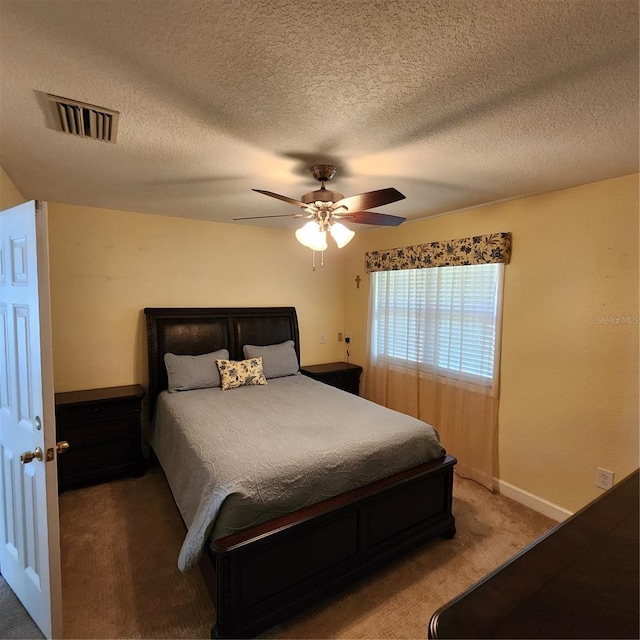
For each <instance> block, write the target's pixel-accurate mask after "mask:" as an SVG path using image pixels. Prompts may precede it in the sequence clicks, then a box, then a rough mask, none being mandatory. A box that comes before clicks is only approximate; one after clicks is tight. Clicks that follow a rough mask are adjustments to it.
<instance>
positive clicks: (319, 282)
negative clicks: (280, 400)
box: [49, 203, 344, 391]
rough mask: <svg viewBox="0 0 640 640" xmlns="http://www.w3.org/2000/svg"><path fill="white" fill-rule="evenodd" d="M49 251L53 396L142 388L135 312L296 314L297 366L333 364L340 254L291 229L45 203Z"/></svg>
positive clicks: (139, 324)
mask: <svg viewBox="0 0 640 640" xmlns="http://www.w3.org/2000/svg"><path fill="white" fill-rule="evenodd" d="M49 247H50V269H51V299H52V324H53V356H54V376H55V388H56V391H68V390H74V389H87V388H93V387H102V386H112V385H121V384H131V383H136V382H137V383H140V384H142V385H144V386H146V379H147V365H146V334H145V326H144V314H143V311H142V310H143V308H144V307H172V306H181V307H188V306H194V307H206V306H211V307H226V306H229V307H233V306H295V307H296V309H297V312H298V321H299V324H300V333H301V336H300V342H301V361H302V363H303V364H310V363H313V362H330V361H332V360H335V359H339V358H340V356H341V349H340V345H339V344H338V342H337V333H338V331H342V322H343V298H344V294H343V291H342V287H343V279H342V277H341V274H342V259H343V258H342V256H341V255H340V254H339V253H338V251H337V250H335V251H331V250H330V251H328V252H327V253H326V254H325V263H326V266H325V269H324V270H322V271H320V270H318V271H316V272H315V273H314V272H312V271H311V252H310V251H309V250H308V249H305V248H304V247H302V246H301V245H300V244H298V243H297V242H296V241H295V239H294V238H293V233H292V232H291V231H284V230H273V229H259V228H256V227H243V226H239V225H231V224H219V223H214V222H205V221H200V220H187V219H179V218H170V217H165V216H155V215H147V214H140V213H131V212H122V211H109V210H103V209H91V208H87V207H78V206H71V205H61V204H55V203H49ZM321 332H324V333H326V336H327V342H326V344H320V333H321ZM333 336H335V339H330V337H333Z"/></svg>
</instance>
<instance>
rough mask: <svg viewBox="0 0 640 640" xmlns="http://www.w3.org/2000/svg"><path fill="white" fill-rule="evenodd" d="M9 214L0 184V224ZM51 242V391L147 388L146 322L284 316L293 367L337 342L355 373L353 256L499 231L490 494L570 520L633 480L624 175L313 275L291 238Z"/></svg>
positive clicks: (198, 229) (366, 245) (60, 221)
mask: <svg viewBox="0 0 640 640" xmlns="http://www.w3.org/2000/svg"><path fill="white" fill-rule="evenodd" d="M23 200H24V198H23V197H22V196H21V194H20V193H19V192H18V191H17V189H16V188H15V187H14V185H13V184H12V183H11V181H10V179H9V178H8V177H7V175H6V174H5V173H4V172H3V171H2V169H1V168H0V208H7V207H9V206H13V205H14V204H18V203H19V202H21V201H23ZM49 231H50V259H51V293H52V305H53V308H52V318H53V338H54V368H55V386H56V391H67V390H72V389H83V388H91V387H99V386H110V385H119V384H129V383H133V382H139V383H141V384H143V385H146V376H147V373H146V343H145V332H144V318H143V314H142V309H143V308H144V307H145V306H190V305H191V306H246V305H256V306H258V305H264V306H266V305H287V306H288V305H293V306H295V307H296V308H297V310H298V317H299V321H300V331H301V346H302V362H303V364H310V363H314V362H329V361H332V360H340V359H343V347H344V344H343V343H338V342H337V341H336V337H337V336H336V334H337V332H338V331H343V330H344V331H346V332H347V333H350V334H351V336H352V344H351V360H352V361H353V362H358V363H361V364H364V362H365V360H366V358H365V349H366V327H367V305H368V277H367V275H366V273H365V272H364V268H363V262H364V252H365V251H368V250H371V249H382V248H389V247H396V246H403V245H409V244H417V243H421V242H429V241H433V240H447V239H451V238H459V237H464V236H468V235H474V234H485V233H490V232H494V231H510V232H512V234H513V256H512V261H511V264H509V265H508V266H507V269H506V276H505V293H504V317H503V341H502V359H501V361H502V394H501V406H500V417H499V421H500V423H499V477H500V480H501V482H502V483H506V484H508V485H512V486H513V487H516V488H517V489H518V490H520V491H523V492H529V493H531V494H532V495H533V496H536V497H539V498H541V499H543V500H546V501H549V502H551V503H552V504H554V505H558V506H560V507H562V508H564V509H567V510H569V511H575V510H577V509H578V508H580V507H581V506H583V505H584V504H586V503H587V502H588V501H589V500H591V499H592V498H594V497H596V496H597V495H599V493H600V490H599V489H597V488H595V486H594V480H595V469H596V467H604V468H606V469H610V470H613V471H614V472H615V473H616V478H617V479H621V478H622V477H624V476H625V475H626V474H628V473H629V472H630V471H631V470H633V469H635V468H637V466H638V388H639V381H638V325H637V324H626V323H623V322H622V320H621V319H622V318H625V319H626V318H631V319H634V318H637V317H638V315H639V309H638V288H639V284H638V176H637V175H634V176H626V177H623V178H617V179H614V180H607V181H604V182H599V183H594V184H589V185H585V186H581V187H576V188H573V189H567V190H564V191H557V192H553V193H548V194H544V195H540V196H535V197H531V198H524V199H520V200H514V201H511V202H505V203H501V204H496V205H491V206H486V207H481V208H478V209H474V210H470V211H466V212H461V213H458V214H453V215H448V216H442V217H438V218H433V219H428V220H425V221H422V222H418V223H412V224H405V225H402V226H401V227H398V228H396V229H379V230H372V231H367V232H364V233H357V234H356V237H355V239H354V240H353V241H352V243H351V244H350V245H348V246H347V247H346V248H345V249H343V250H342V251H341V252H338V251H337V250H335V249H330V250H329V251H328V252H327V255H326V267H325V270H324V271H317V272H316V273H313V272H312V271H311V269H310V261H311V256H310V252H309V251H308V250H307V249H305V248H303V247H301V246H300V245H299V244H298V243H297V242H295V241H294V240H293V238H292V233H291V232H290V231H282V230H268V229H259V228H255V227H241V226H238V225H225V224H218V223H213V222H204V221H196V220H186V219H178V218H168V217H162V216H152V215H145V214H138V213H125V212H119V211H109V210H104V209H91V208H85V207H76V206H70V205H62V204H55V203H49ZM357 275H359V276H360V277H361V278H362V282H361V284H360V288H359V289H358V288H357V286H356V283H355V278H356V276H357ZM322 332H324V333H325V334H326V336H327V343H326V344H325V345H321V344H320V342H319V334H320V333H322ZM452 453H454V454H455V452H452Z"/></svg>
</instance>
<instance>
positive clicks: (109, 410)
mask: <svg viewBox="0 0 640 640" xmlns="http://www.w3.org/2000/svg"><path fill="white" fill-rule="evenodd" d="M136 411H140V400H139V399H138V398H121V399H118V400H117V401H113V402H87V403H82V404H75V405H73V404H72V405H62V406H58V407H57V408H56V419H57V420H62V421H63V422H64V423H65V424H86V423H87V422H101V421H103V420H108V419H110V418H117V417H119V416H121V415H122V414H123V413H133V412H136Z"/></svg>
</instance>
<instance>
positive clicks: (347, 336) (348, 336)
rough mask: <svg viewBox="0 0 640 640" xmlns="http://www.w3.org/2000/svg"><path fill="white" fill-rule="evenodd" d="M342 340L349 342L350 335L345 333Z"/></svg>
mask: <svg viewBox="0 0 640 640" xmlns="http://www.w3.org/2000/svg"><path fill="white" fill-rule="evenodd" d="M344 341H345V342H346V343H347V344H349V343H350V342H351V336H350V335H349V334H347V335H346V336H345V337H344Z"/></svg>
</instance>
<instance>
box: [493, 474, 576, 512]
mask: <svg viewBox="0 0 640 640" xmlns="http://www.w3.org/2000/svg"><path fill="white" fill-rule="evenodd" d="M496 484H497V487H498V493H500V495H503V496H506V497H507V498H511V500H515V501H516V502H519V503H520V504H523V505H525V506H526V507H529V508H530V509H533V510H534V511H537V512H538V513H541V514H542V515H544V516H547V517H548V518H552V519H553V520H556V521H557V522H563V521H564V520H566V519H567V518H569V517H570V516H572V515H573V514H572V513H571V511H567V510H566V509H563V508H562V507H559V506H558V505H556V504H553V503H552V502H549V501H548V500H543V499H542V498H539V497H538V496H534V495H533V494H532V493H529V492H528V491H524V490H523V489H519V488H518V487H514V486H513V485H512V484H509V483H508V482H504V481H503V480H497V481H496Z"/></svg>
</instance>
